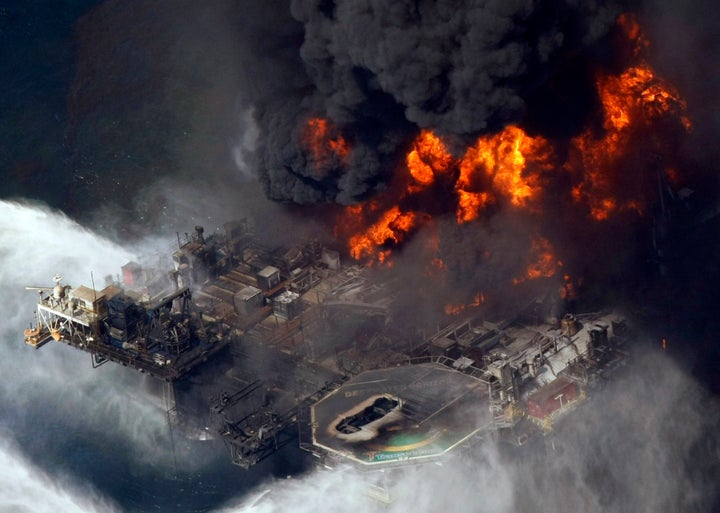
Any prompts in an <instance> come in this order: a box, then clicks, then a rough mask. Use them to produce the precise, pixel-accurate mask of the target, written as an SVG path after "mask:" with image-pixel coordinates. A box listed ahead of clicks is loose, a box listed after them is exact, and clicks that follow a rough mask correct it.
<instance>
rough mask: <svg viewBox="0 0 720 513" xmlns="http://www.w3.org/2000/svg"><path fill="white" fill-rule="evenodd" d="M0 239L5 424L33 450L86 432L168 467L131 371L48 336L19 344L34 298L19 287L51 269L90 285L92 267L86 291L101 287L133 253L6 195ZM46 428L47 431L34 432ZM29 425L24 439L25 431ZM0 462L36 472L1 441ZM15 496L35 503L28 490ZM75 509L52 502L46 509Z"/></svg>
mask: <svg viewBox="0 0 720 513" xmlns="http://www.w3.org/2000/svg"><path fill="white" fill-rule="evenodd" d="M0 241H1V244H0V283H1V284H2V286H1V287H0V309H2V312H3V318H4V319H3V324H2V326H3V330H2V336H1V337H0V376H2V379H1V380H0V409H2V411H3V416H2V424H3V425H4V426H6V430H7V431H8V432H13V431H14V430H22V431H23V434H22V437H24V438H25V439H28V437H29V436H32V440H33V444H34V445H35V446H46V447H48V448H51V447H54V446H55V445H56V444H57V443H58V440H57V439H55V437H56V436H57V434H58V432H60V433H62V432H67V433H68V434H69V435H71V434H73V433H80V432H82V433H89V434H90V436H97V438H98V439H104V442H103V443H107V444H110V445H113V444H115V443H119V444H122V446H123V447H126V454H125V455H128V454H129V455H130V457H131V458H132V459H133V460H134V461H137V462H138V465H140V464H145V465H153V466H160V467H163V468H167V467H169V466H171V465H172V464H173V455H172V451H171V446H170V444H169V442H168V437H169V431H168V424H167V419H166V416H165V412H164V411H163V410H162V409H161V408H159V407H157V405H154V404H152V402H150V401H148V397H147V394H146V393H145V392H144V391H143V389H142V383H141V381H140V377H139V376H137V375H136V374H135V373H134V372H132V371H130V370H128V369H124V368H122V367H119V366H115V365H107V366H103V367H101V368H99V369H93V368H92V366H91V363H90V358H89V356H88V355H86V354H83V353H81V352H79V351H76V350H74V349H72V348H70V347H67V346H64V345H62V344H57V343H54V342H51V343H48V344H47V345H46V346H44V347H42V348H40V349H38V350H37V351H34V350H32V349H31V348H30V347H28V346H26V345H25V344H24V343H23V335H22V332H23V329H24V328H26V327H28V325H29V323H30V322H32V321H33V320H34V314H33V312H34V309H35V303H36V300H37V293H36V292H33V291H27V290H25V286H39V287H46V286H52V285H53V282H52V277H53V276H54V275H55V274H57V273H59V274H61V275H63V281H62V283H63V284H69V285H72V286H78V285H81V284H84V285H87V286H90V285H91V281H92V280H91V276H90V272H92V273H93V275H94V277H95V278H94V280H95V285H96V287H97V288H101V287H102V286H104V278H103V277H104V276H105V275H108V274H112V275H115V274H116V273H117V272H118V271H119V269H120V266H122V265H123V264H125V263H127V262H128V261H129V260H130V259H132V258H133V254H132V253H130V252H129V251H128V250H126V249H123V248H122V247H120V246H118V245H117V244H115V243H113V242H111V241H109V240H107V239H105V238H103V237H102V236H100V235H98V234H95V233H92V232H90V231H88V230H86V229H84V228H82V227H81V226H79V225H78V224H77V223H75V222H74V221H72V220H71V219H69V218H68V217H66V216H65V215H63V214H62V213H59V212H56V211H52V210H50V209H48V208H46V207H44V206H41V205H30V204H26V203H16V202H9V201H0ZM46 424H48V425H49V426H50V427H48V428H47V429H43V428H42V426H43V425H46ZM30 431H32V432H33V434H32V435H28V433H29V432H30ZM6 436H8V437H9V436H10V435H9V434H7V435H6ZM3 438H5V437H3ZM19 439H20V437H18V440H19ZM0 458H2V460H3V461H2V462H1V463H0V468H2V469H4V470H3V471H4V472H10V469H18V470H17V472H23V473H25V474H28V475H30V474H34V473H38V472H39V471H37V470H36V469H33V468H32V467H31V466H29V464H28V463H27V462H25V461H24V460H23V459H22V456H20V455H19V454H17V451H16V450H13V451H10V449H9V448H8V445H7V442H6V441H3V446H2V448H0ZM48 471H49V472H51V470H48ZM13 472H15V470H13ZM43 475H44V474H43ZM44 476H45V477H42V478H41V479H43V480H47V481H56V480H57V479H62V477H61V476H47V475H44ZM3 477H5V478H6V479H4V480H3V481H5V482H7V481H18V480H21V479H16V478H15V477H14V476H6V475H5V474H3ZM18 477H19V476H18ZM7 478H10V479H7ZM26 481H27V482H28V483H30V482H32V481H33V480H32V479H27V480H26ZM13 486H16V485H11V484H8V483H3V485H0V504H4V503H8V504H10V503H11V502H10V501H14V500H15V499H16V498H19V497H23V495H17V494H18V492H19V490H18V489H16V488H13ZM17 486H20V485H17ZM40 488H42V486H40ZM48 490H49V491H48V494H50V495H51V496H52V497H55V498H56V499H57V500H56V501H55V502H53V501H45V498H43V499H42V501H41V502H42V503H43V504H44V503H45V502H47V503H48V504H50V505H53V504H56V505H57V504H65V503H61V502H57V501H61V500H62V501H66V503H67V504H68V505H69V504H71V502H72V500H73V498H72V494H70V493H69V492H66V491H63V490H58V489H55V488H52V487H50V488H48ZM38 493H39V492H38ZM53 494H54V495H53ZM24 496H26V497H30V498H38V499H39V497H38V496H37V495H28V494H25V495H24ZM13 504H14V503H13ZM78 504H79V503H78ZM16 506H17V507H24V505H23V504H20V505H19V506H18V505H17V504H15V505H14V506H13V507H11V508H10V509H3V508H0V511H18V509H14V508H15V507H16ZM79 508H80V506H77V507H76V508H75V509H72V508H71V507H70V506H68V507H67V508H66V507H56V508H50V509H47V511H75V510H80V509H79ZM101 510H105V508H101ZM20 511H25V510H23V509H20ZM27 511H30V509H27ZM32 511H38V509H32ZM43 511H44V510H43Z"/></svg>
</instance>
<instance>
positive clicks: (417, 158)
mask: <svg viewBox="0 0 720 513" xmlns="http://www.w3.org/2000/svg"><path fill="white" fill-rule="evenodd" d="M452 160H453V158H452V155H450V153H449V152H448V151H447V148H446V147H445V144H444V143H443V142H442V141H441V140H440V138H439V137H438V136H436V135H435V134H434V133H432V132H431V131H430V130H423V131H421V132H420V135H419V136H418V137H417V139H416V140H415V142H414V143H413V145H412V149H411V150H410V152H409V153H408V154H407V157H406V164H407V168H408V171H409V172H410V175H411V176H412V177H413V179H414V180H415V182H417V184H418V185H419V186H420V189H422V188H424V187H425V186H427V185H430V184H432V183H433V182H434V181H435V174H436V173H445V172H447V171H448V169H449V168H450V165H451V163H452Z"/></svg>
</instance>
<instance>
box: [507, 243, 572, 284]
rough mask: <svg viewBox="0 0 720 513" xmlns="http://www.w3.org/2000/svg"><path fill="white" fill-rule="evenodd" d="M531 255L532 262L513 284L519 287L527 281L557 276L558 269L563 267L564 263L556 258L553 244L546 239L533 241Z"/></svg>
mask: <svg viewBox="0 0 720 513" xmlns="http://www.w3.org/2000/svg"><path fill="white" fill-rule="evenodd" d="M530 255H531V257H530V258H532V261H531V262H530V264H528V266H527V268H526V269H525V273H524V274H523V275H522V276H519V277H516V278H514V279H513V284H515V285H518V284H520V283H522V282H524V281H527V280H536V279H538V278H549V277H551V276H553V275H554V274H555V272H556V271H557V269H558V267H562V263H561V262H560V261H559V260H558V259H557V258H556V257H555V253H554V250H553V247H552V244H550V241H549V240H547V239H545V238H544V237H536V238H534V239H533V241H532V247H531V250H530Z"/></svg>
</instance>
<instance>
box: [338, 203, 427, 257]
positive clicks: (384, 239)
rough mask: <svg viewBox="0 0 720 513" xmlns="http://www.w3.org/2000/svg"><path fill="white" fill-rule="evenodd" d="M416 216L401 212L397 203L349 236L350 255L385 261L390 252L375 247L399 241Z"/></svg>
mask: <svg viewBox="0 0 720 513" xmlns="http://www.w3.org/2000/svg"><path fill="white" fill-rule="evenodd" d="M417 218H418V215H417V214H416V213H415V212H402V211H401V210H400V207H398V206H397V205H396V206H394V207H392V208H391V209H390V210H388V211H387V212H385V213H384V214H383V215H382V217H381V218H380V219H379V220H378V221H377V222H375V223H374V224H373V225H372V226H370V227H369V228H368V229H367V230H365V231H364V232H362V233H359V234H357V235H354V236H353V237H351V238H350V256H352V257H353V258H354V259H356V260H360V259H362V258H366V257H371V256H378V261H379V262H380V263H382V262H384V261H386V260H387V257H388V256H389V255H390V252H389V251H388V250H386V251H379V250H378V249H377V248H378V247H379V246H384V245H385V244H388V243H395V244H397V243H399V242H400V241H401V240H402V239H403V238H404V235H405V234H406V233H408V232H409V231H410V230H412V229H413V228H414V227H415V226H416V222H417Z"/></svg>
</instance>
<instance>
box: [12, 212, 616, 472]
mask: <svg viewBox="0 0 720 513" xmlns="http://www.w3.org/2000/svg"><path fill="white" fill-rule="evenodd" d="M177 242H178V247H177V249H176V250H174V251H173V252H172V268H171V270H170V271H169V272H157V271H154V270H151V269H148V268H145V267H143V266H141V265H140V264H138V263H135V262H130V263H128V264H126V265H125V266H123V267H122V274H121V276H118V277H117V279H115V280H113V279H112V278H108V279H106V284H105V286H104V288H101V289H96V288H95V286H94V283H93V286H92V287H87V286H78V287H71V286H69V285H64V284H63V283H62V277H61V276H59V275H57V276H55V278H54V282H55V283H54V285H52V286H49V287H28V289H33V290H36V291H37V292H38V296H39V297H38V302H37V307H36V312H35V320H34V323H33V324H32V325H31V326H30V327H29V328H28V329H26V330H25V334H24V335H25V342H26V343H27V344H28V345H30V346H32V347H34V348H39V347H41V346H43V345H45V344H46V343H55V342H63V343H65V344H67V345H70V346H72V347H75V348H76V349H80V350H82V351H85V352H87V353H89V354H90V355H91V359H92V365H93V366H94V367H98V366H101V365H103V364H105V363H107V362H114V363H117V364H120V365H123V366H126V367H130V368H132V369H135V370H136V371H138V372H140V373H144V374H146V375H148V376H150V377H152V378H154V380H155V382H157V383H158V384H160V385H161V386H159V387H158V390H160V389H161V390H162V395H163V398H164V400H165V404H166V405H167V413H168V418H169V419H170V420H171V429H173V428H174V429H182V430H183V431H184V432H185V433H186V434H188V436H193V437H198V438H203V437H218V436H219V437H221V438H222V439H223V441H224V442H225V444H226V446H227V447H228V449H229V451H230V454H231V458H232V462H233V463H235V464H237V465H239V466H241V467H243V468H249V467H251V466H252V465H254V464H256V463H257V462H259V461H260V460H262V459H264V458H266V457H267V456H269V455H271V454H273V453H274V452H275V451H276V450H277V449H278V448H280V447H281V446H283V445H284V444H287V443H289V442H292V441H295V440H299V444H300V446H301V447H302V448H303V449H306V450H308V451H309V452H311V453H313V454H314V455H315V456H317V457H318V458H319V459H320V461H322V462H323V463H324V464H326V465H330V464H331V463H332V462H333V461H336V460H346V459H350V460H352V461H354V462H356V463H357V464H359V465H361V466H362V465H364V466H378V465H380V466H383V465H397V464H405V463H406V462H409V461H417V460H428V459H437V458H440V457H442V455H443V454H444V453H446V452H447V451H450V450H453V449H454V448H456V447H461V446H466V445H467V444H469V443H472V441H473V440H475V439H480V438H483V437H486V436H488V435H489V436H493V437H497V438H499V439H501V440H503V441H505V442H508V443H510V444H513V445H515V446H521V445H524V444H525V443H526V442H527V440H528V439H529V438H530V437H531V436H534V435H536V434H543V433H548V432H550V431H552V425H553V422H554V420H555V419H556V418H557V417H558V416H560V415H562V414H564V413H565V412H566V411H569V410H570V409H572V408H573V406H574V405H576V404H578V403H580V402H581V401H582V400H583V398H584V397H585V395H586V393H587V391H588V390H589V389H591V388H592V387H593V385H594V384H595V383H596V382H598V380H600V379H601V378H602V376H604V375H605V374H606V373H607V372H608V371H609V370H611V369H613V368H615V367H617V366H618V365H619V364H621V363H622V362H623V361H625V358H626V356H627V353H626V351H625V349H624V345H625V342H626V340H627V332H628V329H627V326H626V323H625V321H624V320H623V319H622V318H621V317H620V316H619V315H617V314H615V313H608V312H601V313H594V314H587V315H577V316H574V315H572V314H569V313H567V314H564V315H562V314H558V313H557V312H558V310H557V308H555V307H553V308H547V307H545V305H543V304H539V303H535V304H534V305H533V308H532V309H529V310H527V309H526V310H527V311H524V312H521V313H520V314H519V315H518V316H517V317H516V318H514V319H510V320H493V319H487V318H482V316H481V315H480V314H476V315H475V316H469V317H465V318H459V317H453V318H452V320H451V321H448V322H447V324H446V325H445V326H442V327H441V328H440V329H439V330H437V332H435V333H433V334H432V335H431V336H429V337H428V336H426V335H425V334H424V333H427V332H426V331H424V330H420V329H418V330H417V332H412V333H410V332H408V331H407V330H401V329H399V328H398V327H397V326H395V325H394V323H393V320H392V318H391V310H392V309H391V306H392V302H393V298H394V296H395V290H396V287H397V286H398V285H397V284H388V283H381V282H377V281H374V278H373V277H372V275H371V273H369V272H368V270H367V269H366V268H362V267H359V266H357V265H350V266H346V265H343V264H342V263H341V258H340V253H339V252H338V251H335V250H333V249H331V248H328V247H326V246H324V245H323V244H321V243H319V242H318V241H307V242H304V243H301V244H298V245H296V246H294V247H291V248H282V249H276V250H271V249H268V248H266V247H263V246H262V245H260V244H259V243H258V242H257V240H256V238H255V237H254V235H253V232H252V229H251V226H250V225H249V223H248V222H247V221H245V220H243V221H238V222H231V223H226V224H225V225H224V227H223V229H222V230H218V231H216V232H214V233H212V234H211V235H209V236H206V235H205V233H204V230H203V228H202V227H199V226H198V227H196V229H195V232H194V233H193V234H189V235H188V234H186V235H185V237H184V240H183V239H181V237H180V236H178V241H177ZM93 282H94V279H93ZM539 311H541V312H542V315H539V314H538V312H539ZM208 417H209V418H210V422H209V423H208V421H207V419H208ZM348 419H350V420H348ZM208 424H209V427H207V428H205V426H206V425H208ZM193 426H194V427H193ZM198 426H199V427H198ZM337 426H342V427H343V429H339V428H337ZM348 426H351V428H350V427H348ZM356 433H359V435H358V434H356ZM408 440H410V442H408Z"/></svg>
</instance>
